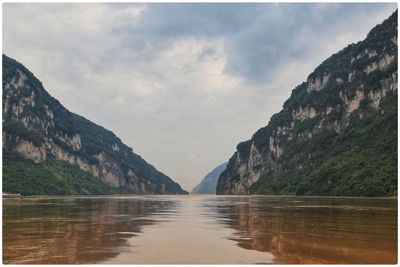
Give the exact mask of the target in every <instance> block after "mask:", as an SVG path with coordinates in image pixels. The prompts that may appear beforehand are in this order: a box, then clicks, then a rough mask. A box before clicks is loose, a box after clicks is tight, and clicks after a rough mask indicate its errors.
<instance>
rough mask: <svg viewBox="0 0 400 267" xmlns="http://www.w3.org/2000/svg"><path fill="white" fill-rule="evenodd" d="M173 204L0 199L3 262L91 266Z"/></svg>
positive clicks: (130, 200)
mask: <svg viewBox="0 0 400 267" xmlns="http://www.w3.org/2000/svg"><path fill="white" fill-rule="evenodd" d="M173 206H174V202H171V201H166V200H165V199H163V200H157V199H155V200H149V199H140V198H104V197H103V198H54V199H48V198H43V199H32V198H29V199H20V200H15V199H12V200H5V199H3V263H58V264H60V263H65V264H68V263H96V262H99V261H102V260H105V259H108V258H110V257H114V256H116V255H117V254H119V253H120V252H121V251H123V250H124V248H126V240H127V238H129V237H132V236H134V235H135V234H136V233H138V232H140V231H141V227H143V226H145V225H149V224H152V223H154V221H151V220H149V219H148V218H147V217H148V215H149V214H152V213H156V212H165V211H166V210H168V209H171V208H173Z"/></svg>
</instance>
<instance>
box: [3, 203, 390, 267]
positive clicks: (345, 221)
mask: <svg viewBox="0 0 400 267" xmlns="http://www.w3.org/2000/svg"><path fill="white" fill-rule="evenodd" d="M3 262H4V263H57V264H60V263H113V264H120V263H131V264H132V263H175V264H177V263H228V264H234V263H396V262H397V199H383V198H382V199H379V198H328V197H324V198H320V197H265V196H231V197H229V196H210V195H208V196H196V195H195V196H193V195H192V196H190V195H189V196H132V197H129V196H128V197H115V196H114V197H82V198H80V197H59V198H21V199H3Z"/></svg>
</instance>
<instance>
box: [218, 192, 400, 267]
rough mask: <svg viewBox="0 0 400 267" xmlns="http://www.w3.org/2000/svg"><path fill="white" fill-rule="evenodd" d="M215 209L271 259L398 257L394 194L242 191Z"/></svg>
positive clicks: (243, 241)
mask: <svg viewBox="0 0 400 267" xmlns="http://www.w3.org/2000/svg"><path fill="white" fill-rule="evenodd" d="M218 212H219V213H220V215H221V219H222V220H221V221H222V222H223V223H225V224H226V225H228V226H229V227H232V228H233V229H235V230H236V231H237V232H236V233H235V235H234V237H232V240H234V241H236V242H237V245H238V246H240V247H242V248H244V249H254V250H258V251H265V252H271V253H272V254H273V255H274V257H275V258H274V262H275V263H397V199H366V198H315V197H314V198H306V197H304V198H301V197H295V198H293V197H287V198H285V197H279V198H274V197H250V198H249V197H241V198H234V199H231V200H229V199H227V200H226V201H225V202H224V203H220V204H219V205H218Z"/></svg>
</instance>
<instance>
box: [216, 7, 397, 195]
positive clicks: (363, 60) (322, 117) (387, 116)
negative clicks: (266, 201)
mask: <svg viewBox="0 0 400 267" xmlns="http://www.w3.org/2000/svg"><path fill="white" fill-rule="evenodd" d="M397 62H398V56H397V11H396V12H395V13H393V14H392V15H391V16H390V17H389V18H388V19H387V20H385V21H384V22H383V23H382V24H380V25H377V26H376V27H374V28H373V29H372V30H371V31H370V32H369V34H368V36H367V38H366V39H365V40H363V41H360V42H358V43H357V44H351V45H349V46H347V47H346V48H344V49H343V50H341V51H339V52H338V53H336V54H334V55H332V56H331V57H329V58H328V59H327V60H325V61H324V62H323V63H322V64H321V65H319V66H318V67H317V68H316V69H315V70H314V72H313V73H311V74H310V75H309V77H308V79H307V82H303V83H302V84H300V85H299V86H297V87H296V88H295V89H294V90H293V91H292V95H291V97H290V98H289V99H288V100H287V101H286V102H285V103H284V105H283V109H282V110H281V111H280V112H279V113H277V114H275V115H273V116H272V117H271V119H270V121H269V123H268V125H267V126H265V127H263V128H261V129H259V130H258V131H257V132H256V133H255V134H254V135H253V137H252V139H250V140H248V141H245V142H242V143H240V144H238V146H237V152H235V154H234V155H233V156H232V157H231V159H230V160H229V163H228V166H227V168H226V170H225V171H224V172H223V173H222V174H221V176H220V179H219V183H218V187H217V193H219V194H248V193H249V194H271V195H280V194H283V195H338V196H340V195H346V196H394V195H397V176H398V171H397V152H398V151H397V145H398V144H397V118H398V117H397V116H398V115H397V112H398V102H397V76H398V71H397ZM239 170H240V171H239ZM260 170H261V171H260ZM253 181H255V182H254V183H253ZM238 188H239V189H238ZM235 190H236V191H235ZM238 190H239V191H238Z"/></svg>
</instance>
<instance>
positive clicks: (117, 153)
mask: <svg viewBox="0 0 400 267" xmlns="http://www.w3.org/2000/svg"><path fill="white" fill-rule="evenodd" d="M3 191H6V192H19V193H21V194H23V195H35V194H46V195H67V194H112V193H134V194H186V193H187V192H185V191H184V190H183V189H182V188H181V187H180V186H179V184H177V183H175V182H174V181H173V180H171V179H170V178H169V177H168V176H166V175H164V174H163V173H161V172H159V171H157V170H156V169H155V168H154V167H153V166H152V165H150V164H148V163H147V162H146V161H145V160H144V159H142V158H141V157H140V156H139V155H137V154H135V153H134V152H133V151H132V149H131V148H130V147H128V146H126V145H125V144H123V143H122V141H121V140H120V139H119V138H118V137H117V136H115V134H113V133H112V132H111V131H108V130H106V129H104V128H103V127H101V126H99V125H96V124H95V123H92V122H90V121H89V120H87V119H85V118H83V117H81V116H79V115H77V114H74V113H72V112H69V111H68V110H67V109H66V108H64V107H63V106H62V105H61V104H60V102H58V101H57V100H56V99H54V98H53V97H51V96H50V95H49V94H48V92H46V90H45V89H44V88H43V86H42V83H41V82H40V81H39V80H38V79H37V78H36V77H35V76H34V75H33V74H32V73H31V72H30V71H29V70H28V69H26V68H25V67H24V66H23V65H22V64H20V63H18V62H17V61H15V60H14V59H11V58H9V57H7V56H5V55H3Z"/></svg>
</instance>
